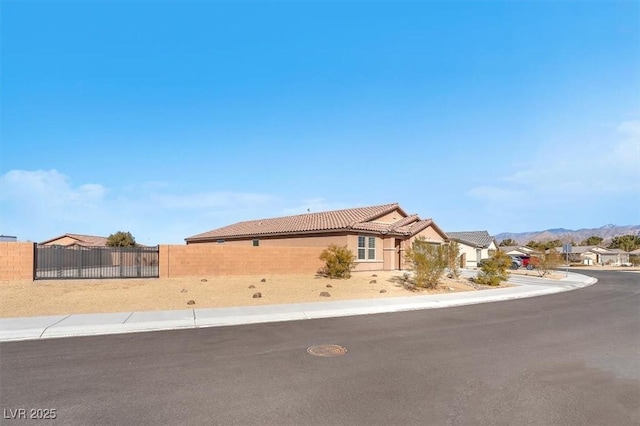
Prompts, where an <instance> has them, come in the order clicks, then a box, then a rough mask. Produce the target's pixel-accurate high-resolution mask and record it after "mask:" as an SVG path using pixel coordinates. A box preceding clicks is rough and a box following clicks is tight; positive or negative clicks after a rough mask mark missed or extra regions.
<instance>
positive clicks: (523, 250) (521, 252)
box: [499, 246, 536, 257]
mask: <svg viewBox="0 0 640 426" xmlns="http://www.w3.org/2000/svg"><path fill="white" fill-rule="evenodd" d="M499 249H500V251H503V252H505V253H506V254H508V255H509V256H524V257H530V256H533V255H535V254H536V251H535V250H534V249H532V248H531V247H525V246H501V247H499Z"/></svg>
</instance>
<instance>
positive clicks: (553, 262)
mask: <svg viewBox="0 0 640 426" xmlns="http://www.w3.org/2000/svg"><path fill="white" fill-rule="evenodd" d="M537 258H538V265H536V270H537V271H538V275H540V276H541V277H544V276H545V275H548V274H550V273H551V270H552V269H554V268H557V267H558V266H560V264H561V263H562V257H561V256H560V253H558V252H557V251H556V250H555V249H550V250H549V251H548V252H542V253H540V254H538V255H537Z"/></svg>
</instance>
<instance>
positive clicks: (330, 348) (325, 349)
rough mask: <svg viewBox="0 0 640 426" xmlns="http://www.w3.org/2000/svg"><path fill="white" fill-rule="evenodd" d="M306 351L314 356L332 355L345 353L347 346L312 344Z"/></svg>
mask: <svg viewBox="0 0 640 426" xmlns="http://www.w3.org/2000/svg"><path fill="white" fill-rule="evenodd" d="M307 353H308V354H309V355H314V356H322V357H333V356H341V355H344V354H346V353H347V348H344V347H342V346H340V345H314V346H309V347H308V348H307Z"/></svg>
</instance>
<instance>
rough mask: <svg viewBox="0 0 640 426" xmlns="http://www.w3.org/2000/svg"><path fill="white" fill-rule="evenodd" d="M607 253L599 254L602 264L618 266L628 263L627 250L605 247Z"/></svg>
mask: <svg viewBox="0 0 640 426" xmlns="http://www.w3.org/2000/svg"><path fill="white" fill-rule="evenodd" d="M606 250H607V252H608V253H602V254H601V255H600V263H602V264H603V265H615V266H619V265H621V264H623V263H625V264H626V263H629V252H627V251H624V250H621V249H606Z"/></svg>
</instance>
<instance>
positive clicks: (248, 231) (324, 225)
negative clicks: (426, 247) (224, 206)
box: [185, 203, 446, 242]
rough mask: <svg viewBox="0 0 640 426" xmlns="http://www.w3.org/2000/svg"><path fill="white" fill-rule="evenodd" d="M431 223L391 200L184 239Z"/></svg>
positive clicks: (388, 230)
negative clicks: (387, 219)
mask: <svg viewBox="0 0 640 426" xmlns="http://www.w3.org/2000/svg"><path fill="white" fill-rule="evenodd" d="M395 210H399V212H400V213H401V214H402V215H403V217H402V218H401V219H399V220H397V221H395V222H393V223H382V222H375V219H378V218H380V217H382V216H384V215H385V214H388V213H391V212H393V211H395ZM432 223H433V222H432V221H431V220H430V219H428V220H420V218H419V217H418V215H411V216H407V215H406V213H405V212H404V211H403V210H402V208H401V207H400V206H399V205H398V203H392V204H382V205H379V206H369V207H357V208H352V209H343V210H331V211H325V212H318V213H305V214H300V215H295V216H285V217H275V218H268V219H258V220H249V221H244V222H238V223H234V224H232V225H228V226H224V227H222V228H218V229H214V230H212V231H209V232H204V233H202V234H197V235H194V236H191V237H188V238H185V240H186V241H187V242H189V241H199V240H214V239H225V238H249V237H254V236H255V237H258V236H276V235H287V234H301V233H321V232H331V231H348V230H356V231H366V232H372V233H379V234H398V235H407V233H410V232H414V231H415V230H416V229H418V228H421V229H420V230H422V229H424V228H426V227H427V226H429V225H430V224H432ZM434 225H435V224H434ZM443 234H444V233H443ZM411 235H412V234H411ZM445 235H446V234H445Z"/></svg>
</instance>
